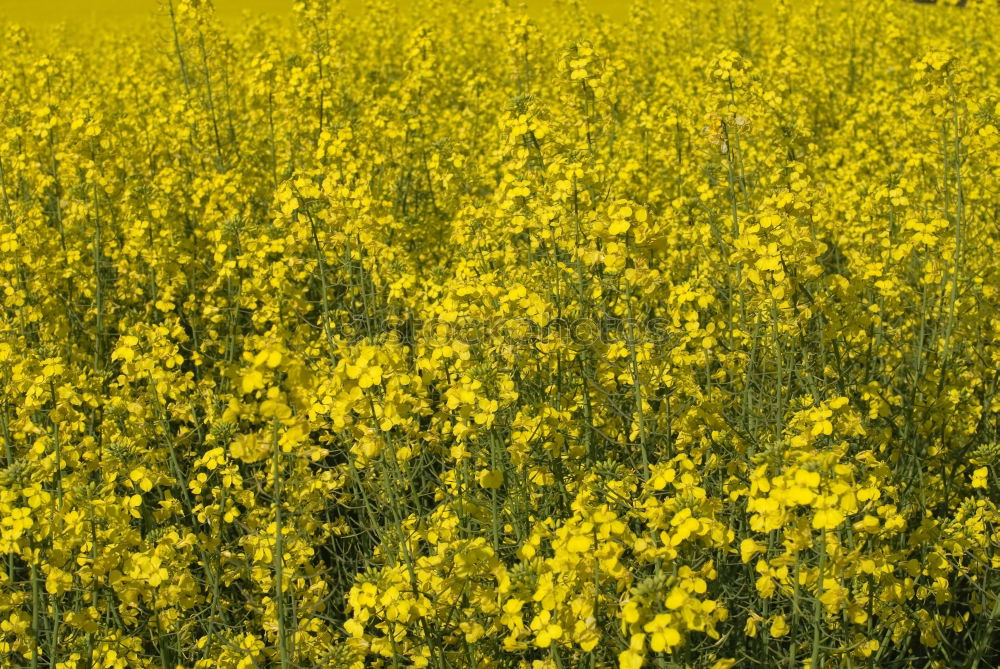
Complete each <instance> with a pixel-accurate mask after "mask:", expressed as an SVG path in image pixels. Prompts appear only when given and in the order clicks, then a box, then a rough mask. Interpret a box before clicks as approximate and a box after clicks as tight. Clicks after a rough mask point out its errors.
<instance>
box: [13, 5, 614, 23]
mask: <svg viewBox="0 0 1000 669" xmlns="http://www.w3.org/2000/svg"><path fill="white" fill-rule="evenodd" d="M165 1H166V0H0V19H10V20H13V21H17V22H18V23H23V24H26V25H31V24H39V23H59V22H61V21H65V22H67V23H73V22H80V21H104V22H106V21H141V20H143V19H146V18H149V17H150V16H151V15H153V14H154V13H155V12H157V11H158V9H159V7H160V4H161V2H165ZM400 1H403V0H400ZM292 2H293V0H215V7H216V10H217V12H218V14H219V16H220V17H222V18H223V19H226V20H229V21H238V20H239V19H240V17H241V16H242V14H243V12H244V11H251V12H264V13H267V14H273V15H276V16H277V15H284V14H290V13H291V7H292ZM471 4H485V3H479V2H475V1H473V2H472V3H471ZM515 4H516V0H515ZM523 4H525V5H527V6H528V7H529V9H532V10H534V9H537V10H539V11H542V10H544V9H545V8H546V7H551V6H552V5H553V4H555V3H554V1H553V0H528V1H526V2H524V3H523ZM584 4H587V5H589V6H591V7H593V8H596V9H599V10H600V11H602V12H605V13H607V14H609V15H613V16H614V15H617V16H625V15H626V14H627V12H628V6H629V4H630V3H629V1H628V0H585V3H584ZM346 5H347V6H348V7H349V8H350V7H352V6H353V7H363V6H364V0H346Z"/></svg>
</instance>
